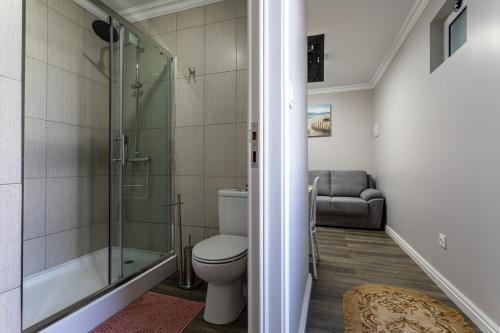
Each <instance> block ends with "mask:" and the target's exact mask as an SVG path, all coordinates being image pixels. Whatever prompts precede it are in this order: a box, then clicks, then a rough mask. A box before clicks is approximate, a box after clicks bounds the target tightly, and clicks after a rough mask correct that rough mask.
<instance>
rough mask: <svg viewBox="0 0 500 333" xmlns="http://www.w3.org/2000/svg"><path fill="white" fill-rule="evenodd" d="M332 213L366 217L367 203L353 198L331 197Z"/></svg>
mask: <svg viewBox="0 0 500 333" xmlns="http://www.w3.org/2000/svg"><path fill="white" fill-rule="evenodd" d="M331 209H332V213H333V214H335V215H344V216H366V215H368V202H367V201H365V200H363V199H360V198H353V197H333V198H332V207H331Z"/></svg>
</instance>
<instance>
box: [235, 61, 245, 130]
mask: <svg viewBox="0 0 500 333" xmlns="http://www.w3.org/2000/svg"><path fill="white" fill-rule="evenodd" d="M236 103H237V109H238V111H237V118H238V122H239V123H246V122H248V71H247V70H242V71H238V74H237V96H236Z"/></svg>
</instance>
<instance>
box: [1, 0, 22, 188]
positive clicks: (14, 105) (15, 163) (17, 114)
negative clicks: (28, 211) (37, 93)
mask: <svg viewBox="0 0 500 333" xmlns="http://www.w3.org/2000/svg"><path fill="white" fill-rule="evenodd" d="M9 2H10V1H9ZM0 91H1V92H2V98H0V142H1V143H2V144H1V145H0V156H2V158H0V184H12V183H20V182H21V126H22V125H21V83H20V82H17V81H14V80H11V79H7V78H4V77H0Z"/></svg>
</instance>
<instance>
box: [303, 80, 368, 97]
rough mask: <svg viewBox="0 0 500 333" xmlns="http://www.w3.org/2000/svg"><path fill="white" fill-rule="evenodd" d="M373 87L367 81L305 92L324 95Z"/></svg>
mask: <svg viewBox="0 0 500 333" xmlns="http://www.w3.org/2000/svg"><path fill="white" fill-rule="evenodd" d="M373 88H374V86H373V85H372V84H371V83H369V82H368V83H361V84H353V85H348V86H335V87H325V88H315V89H308V90H307V94H308V95H324V94H332V93H339V92H347V91H357V90H370V89H373Z"/></svg>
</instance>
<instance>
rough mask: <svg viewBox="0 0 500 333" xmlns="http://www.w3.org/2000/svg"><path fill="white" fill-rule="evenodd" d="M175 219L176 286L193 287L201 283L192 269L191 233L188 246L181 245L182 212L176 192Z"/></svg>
mask: <svg viewBox="0 0 500 333" xmlns="http://www.w3.org/2000/svg"><path fill="white" fill-rule="evenodd" d="M177 204H178V205H177V219H178V221H179V223H178V224H179V245H180V251H179V256H180V261H181V265H180V272H179V283H178V284H177V287H178V288H180V289H185V290H189V289H195V288H197V287H199V286H200V285H201V282H202V281H201V280H200V279H199V278H198V277H197V276H196V274H195V272H194V269H193V263H192V261H191V260H192V259H193V246H192V245H191V234H189V236H188V243H189V244H188V246H186V247H183V246H182V213H181V205H182V204H183V202H182V201H181V195H180V194H179V193H178V194H177Z"/></svg>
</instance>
